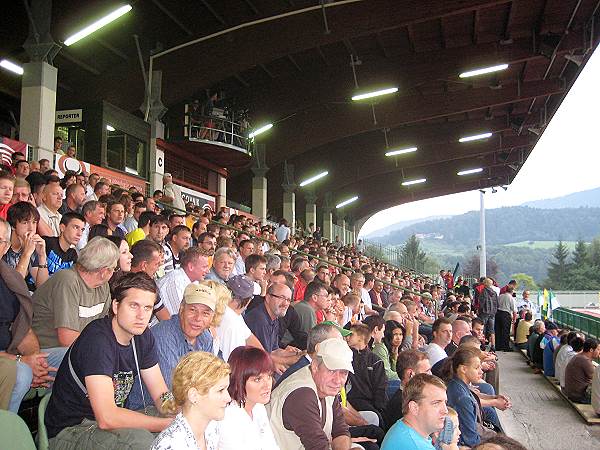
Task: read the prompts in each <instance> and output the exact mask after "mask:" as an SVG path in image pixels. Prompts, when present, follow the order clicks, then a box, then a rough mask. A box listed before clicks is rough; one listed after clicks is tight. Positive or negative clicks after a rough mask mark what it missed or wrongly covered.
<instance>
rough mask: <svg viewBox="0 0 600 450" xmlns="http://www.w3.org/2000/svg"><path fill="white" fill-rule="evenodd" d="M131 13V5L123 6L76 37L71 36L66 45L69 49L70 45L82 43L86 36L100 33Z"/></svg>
mask: <svg viewBox="0 0 600 450" xmlns="http://www.w3.org/2000/svg"><path fill="white" fill-rule="evenodd" d="M129 11H131V5H124V6H121V7H120V8H119V9H116V10H114V11H113V12H111V13H110V14H108V15H106V16H104V17H103V18H102V19H100V20H97V21H96V22H94V23H93V24H91V25H88V26H87V27H85V28H84V29H83V30H80V31H78V32H77V33H75V34H74V35H72V36H69V37H68V38H67V39H65V45H66V46H67V47H68V46H69V45H73V44H74V43H75V42H77V41H80V40H81V39H83V38H84V37H86V36H89V35H90V34H92V33H94V32H95V31H98V30H99V29H100V28H102V27H104V26H106V25H108V24H109V23H111V22H113V21H115V20H117V19H118V18H119V17H121V16H122V15H123V14H127V13H128V12H129Z"/></svg>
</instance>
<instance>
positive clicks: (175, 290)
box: [158, 227, 208, 314]
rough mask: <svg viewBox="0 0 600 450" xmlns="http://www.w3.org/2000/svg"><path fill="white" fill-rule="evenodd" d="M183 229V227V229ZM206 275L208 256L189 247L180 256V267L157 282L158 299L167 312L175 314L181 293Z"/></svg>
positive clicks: (199, 249) (202, 251)
mask: <svg viewBox="0 0 600 450" xmlns="http://www.w3.org/2000/svg"><path fill="white" fill-rule="evenodd" d="M184 228H185V227H184ZM207 273H208V255H206V253H205V252H204V250H202V249H201V248H199V247H191V248H189V249H188V250H186V251H185V252H183V254H182V255H181V267H179V268H178V269H175V270H173V271H170V272H169V273H167V274H166V275H165V276H164V277H162V278H161V279H160V280H159V281H158V289H159V292H160V298H161V299H162V301H163V303H164V304H165V306H166V307H167V309H168V310H169V313H171V314H176V313H177V311H179V305H180V304H181V299H182V298H183V292H184V290H185V288H186V287H187V286H188V285H189V284H190V283H195V282H198V281H201V280H203V279H204V275H206V274H207Z"/></svg>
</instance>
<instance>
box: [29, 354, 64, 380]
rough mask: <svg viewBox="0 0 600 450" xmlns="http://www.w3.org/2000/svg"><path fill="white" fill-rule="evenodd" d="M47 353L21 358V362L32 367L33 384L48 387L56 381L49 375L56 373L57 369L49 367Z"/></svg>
mask: <svg viewBox="0 0 600 450" xmlns="http://www.w3.org/2000/svg"><path fill="white" fill-rule="evenodd" d="M47 357H48V354H47V353H34V354H32V355H26V356H23V357H22V358H21V362H23V363H25V364H27V365H28V366H29V367H31V371H32V372H33V383H32V385H33V384H38V385H44V386H45V385H47V383H50V382H52V381H54V377H52V376H50V375H48V372H56V371H57V370H58V369H57V368H56V367H50V366H49V365H48V361H47V359H46V358H47Z"/></svg>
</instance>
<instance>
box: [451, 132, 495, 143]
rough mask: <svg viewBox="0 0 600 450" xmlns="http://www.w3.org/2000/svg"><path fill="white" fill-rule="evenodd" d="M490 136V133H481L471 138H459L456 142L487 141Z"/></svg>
mask: <svg viewBox="0 0 600 450" xmlns="http://www.w3.org/2000/svg"><path fill="white" fill-rule="evenodd" d="M491 136H492V133H481V134H475V135H473V136H465V137H461V138H460V139H459V140H458V142H471V141H479V140H480V139H487V138H489V137H491Z"/></svg>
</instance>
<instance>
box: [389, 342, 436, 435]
mask: <svg viewBox="0 0 600 450" xmlns="http://www.w3.org/2000/svg"><path fill="white" fill-rule="evenodd" d="M396 373H397V375H398V378H399V379H400V385H399V389H398V390H397V391H396V393H395V394H394V395H393V396H392V397H391V398H390V400H389V402H388V404H387V405H386V407H385V410H384V413H383V418H384V421H385V425H386V426H387V428H390V427H391V426H392V425H394V424H395V423H396V421H398V419H401V418H402V416H403V413H402V397H403V394H402V390H403V388H404V387H406V385H407V384H408V382H409V381H410V380H411V379H412V378H413V377H414V376H415V375H418V374H420V373H428V374H431V364H430V363H429V358H428V357H427V354H426V353H423V352H421V351H418V350H412V349H410V350H404V351H402V352H400V353H399V354H398V361H397V362H396Z"/></svg>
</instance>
